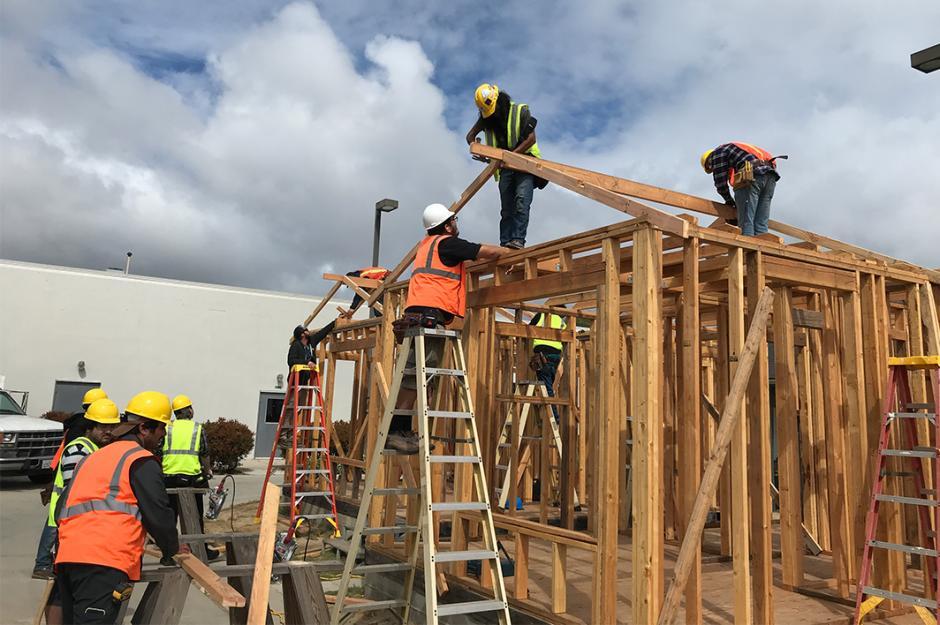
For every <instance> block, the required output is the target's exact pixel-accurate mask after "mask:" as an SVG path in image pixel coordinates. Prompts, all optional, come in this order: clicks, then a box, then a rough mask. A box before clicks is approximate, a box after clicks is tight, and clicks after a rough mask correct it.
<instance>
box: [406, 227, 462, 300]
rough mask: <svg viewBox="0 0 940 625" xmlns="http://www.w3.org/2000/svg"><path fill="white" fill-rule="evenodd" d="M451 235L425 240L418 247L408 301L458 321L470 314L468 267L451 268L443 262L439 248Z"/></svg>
mask: <svg viewBox="0 0 940 625" xmlns="http://www.w3.org/2000/svg"><path fill="white" fill-rule="evenodd" d="M449 236H450V235H449V234H438V235H433V236H427V237H425V238H424V239H423V240H422V241H421V243H419V244H418V252H417V254H416V255H415V264H414V268H413V269H412V271H411V279H410V280H409V281H408V301H407V302H406V303H405V308H409V307H411V306H429V307H431V308H440V309H441V310H444V311H446V312H449V313H450V314H452V315H456V316H457V317H463V316H464V315H465V314H466V312H467V289H466V270H465V269H464V264H463V263H460V264H459V265H457V266H455V267H448V266H447V265H445V264H444V263H443V262H441V257H440V255H439V254H438V252H437V246H438V244H439V243H440V242H441V240H442V239H445V238H447V237H449Z"/></svg>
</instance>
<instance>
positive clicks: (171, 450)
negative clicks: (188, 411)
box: [163, 419, 202, 475]
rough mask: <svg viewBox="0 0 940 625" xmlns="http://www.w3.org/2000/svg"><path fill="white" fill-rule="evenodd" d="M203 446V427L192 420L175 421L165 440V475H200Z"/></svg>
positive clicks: (167, 431) (168, 429) (169, 428)
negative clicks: (200, 451)
mask: <svg viewBox="0 0 940 625" xmlns="http://www.w3.org/2000/svg"><path fill="white" fill-rule="evenodd" d="M201 445H202V425H200V424H198V423H196V422H195V421H193V420H192V419H175V420H174V421H173V423H172V425H170V427H168V428H167V430H166V437H165V438H164V439H163V474H164V475H199V474H200V473H202V465H201V464H200V462H199V448H200V447H201Z"/></svg>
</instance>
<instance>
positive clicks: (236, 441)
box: [203, 419, 255, 473]
mask: <svg viewBox="0 0 940 625" xmlns="http://www.w3.org/2000/svg"><path fill="white" fill-rule="evenodd" d="M203 427H204V429H205V432H206V442H207V443H208V444H209V455H210V457H211V458H212V470H213V471H217V472H219V473H231V472H232V471H234V470H235V469H236V468H238V465H239V463H241V461H242V460H243V459H244V458H245V456H247V455H248V452H250V451H251V448H252V447H254V446H255V435H254V434H253V433H252V431H251V430H250V429H249V428H248V426H247V425H245V424H244V423H240V422H238V421H235V420H233V419H216V420H215V421H209V422H208V423H206V424H205V425H204V426H203Z"/></svg>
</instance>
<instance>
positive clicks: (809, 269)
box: [764, 254, 855, 291]
mask: <svg viewBox="0 0 940 625" xmlns="http://www.w3.org/2000/svg"><path fill="white" fill-rule="evenodd" d="M764 273H765V275H766V276H767V279H768V280H770V281H773V282H783V283H785V284H791V285H796V286H816V287H820V288H824V289H837V290H840V291H851V290H852V289H853V288H855V276H854V275H853V274H852V272H850V271H845V270H842V269H835V268H833V267H824V266H822V265H809V264H806V263H800V262H797V261H792V260H788V259H785V258H778V257H776V256H770V255H769V254H765V255H764Z"/></svg>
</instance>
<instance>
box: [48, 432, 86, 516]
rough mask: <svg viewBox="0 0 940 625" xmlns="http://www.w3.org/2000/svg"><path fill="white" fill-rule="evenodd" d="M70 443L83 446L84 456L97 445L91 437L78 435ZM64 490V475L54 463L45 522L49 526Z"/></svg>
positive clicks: (63, 448) (70, 444) (63, 447)
mask: <svg viewBox="0 0 940 625" xmlns="http://www.w3.org/2000/svg"><path fill="white" fill-rule="evenodd" d="M72 445H79V446H81V447H82V448H84V449H85V455H86V456H90V455H91V454H92V452H95V451H97V450H98V446H97V445H95V443H94V441H92V440H91V439H88V438H85V437H84V436H79V437H78V438H76V439H75V440H73V441H72V442H71V443H69V446H70V447H71V446H72ZM62 450H63V451H64V450H65V444H64V443H63V445H62ZM61 456H62V454H59V457H60V458H61ZM64 491H65V477H64V476H63V475H62V467H61V466H59V464H58V463H56V469H55V480H53V482H52V496H50V497H49V520H48V521H47V522H46V524H47V525H48V526H49V527H55V507H56V504H57V503H58V501H59V497H60V496H61V495H62V493H63V492H64Z"/></svg>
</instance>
